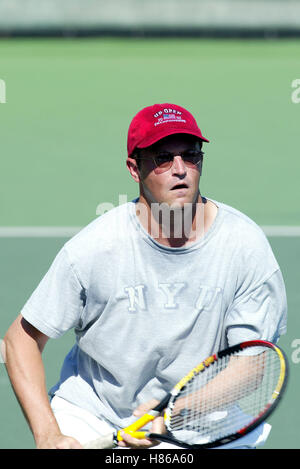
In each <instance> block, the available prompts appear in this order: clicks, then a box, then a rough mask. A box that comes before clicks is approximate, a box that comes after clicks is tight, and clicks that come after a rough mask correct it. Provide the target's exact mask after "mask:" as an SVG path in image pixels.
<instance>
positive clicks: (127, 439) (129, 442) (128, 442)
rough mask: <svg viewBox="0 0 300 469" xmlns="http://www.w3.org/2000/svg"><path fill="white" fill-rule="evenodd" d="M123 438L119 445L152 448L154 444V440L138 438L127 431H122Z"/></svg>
mask: <svg viewBox="0 0 300 469" xmlns="http://www.w3.org/2000/svg"><path fill="white" fill-rule="evenodd" d="M121 436H122V438H123V440H122V441H119V443H118V445H119V446H121V447H130V448H150V447H151V446H153V445H154V444H155V443H154V444H153V442H152V441H151V440H149V439H148V438H143V439H141V440H140V439H137V438H133V437H132V436H131V435H129V434H128V433H125V432H121Z"/></svg>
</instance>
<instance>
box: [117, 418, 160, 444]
mask: <svg viewBox="0 0 300 469" xmlns="http://www.w3.org/2000/svg"><path fill="white" fill-rule="evenodd" d="M154 419H155V416H154V415H151V414H145V415H143V416H142V417H141V418H139V419H138V420H137V421H136V422H134V423H132V424H131V425H129V426H128V427H126V428H124V430H119V431H118V434H117V439H118V441H122V440H123V438H122V436H121V431H123V432H125V433H128V434H129V435H131V436H132V437H133V438H138V439H139V440H141V439H143V438H146V434H147V433H148V432H138V431H137V430H139V429H140V428H143V427H144V426H145V425H146V424H147V423H149V422H151V421H152V420H154Z"/></svg>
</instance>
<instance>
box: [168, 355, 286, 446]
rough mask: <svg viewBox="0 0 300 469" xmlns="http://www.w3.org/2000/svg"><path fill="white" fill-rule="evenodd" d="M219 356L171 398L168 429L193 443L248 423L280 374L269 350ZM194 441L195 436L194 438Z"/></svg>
mask: <svg viewBox="0 0 300 469" xmlns="http://www.w3.org/2000/svg"><path fill="white" fill-rule="evenodd" d="M253 349H256V350H251V356H249V355H248V356H245V355H244V354H243V353H241V354H236V355H235V356H225V357H223V358H221V359H220V358H219V359H218V360H217V361H216V362H215V363H213V364H211V365H210V366H209V367H208V368H205V370H204V371H203V372H200V373H199V374H197V375H196V376H195V377H194V378H193V379H192V380H191V381H189V382H188V383H187V384H186V385H185V386H184V388H183V389H182V390H181V392H180V393H179V395H178V396H177V397H176V398H175V399H174V401H173V402H172V404H171V406H172V414H171V418H170V423H169V428H168V429H169V430H170V431H171V432H172V433H174V434H175V433H176V432H179V433H180V435H179V434H178V435H177V438H178V439H181V440H182V441H187V442H191V443H197V442H199V443H201V442H206V441H210V440H212V441H214V440H217V439H219V438H222V437H224V436H226V435H231V434H233V433H236V432H238V431H240V430H242V429H243V428H244V427H246V426H248V425H249V424H251V422H252V421H253V420H255V419H256V418H258V416H259V415H260V414H261V413H262V412H263V411H264V410H265V409H266V408H267V407H268V406H269V405H270V403H271V402H272V398H273V393H274V390H275V389H276V386H277V383H278V380H279V376H280V361H279V359H278V356H277V354H276V352H274V351H273V350H272V349H267V350H264V351H263V352H262V351H261V347H254V348H253ZM195 440H197V441H195Z"/></svg>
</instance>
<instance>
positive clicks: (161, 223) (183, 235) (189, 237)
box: [136, 194, 207, 247]
mask: <svg viewBox="0 0 300 469" xmlns="http://www.w3.org/2000/svg"><path fill="white" fill-rule="evenodd" d="M205 202H206V200H205V199H202V197H201V195H200V194H199V195H198V197H197V200H196V201H195V202H194V203H191V204H185V205H184V206H183V207H178V208H174V207H170V206H169V205H167V204H159V203H154V204H153V203H152V204H149V203H148V201H147V200H146V199H145V198H144V197H143V196H140V198H139V201H138V203H137V206H136V214H137V216H138V218H139V220H140V222H141V224H142V225H143V227H144V228H145V229H146V231H147V232H148V233H149V234H150V236H151V237H152V238H154V239H155V241H157V242H158V243H160V244H162V245H164V246H169V247H183V246H185V245H187V244H190V243H193V242H195V241H197V240H198V239H199V238H201V237H202V236H203V235H204V234H205V231H206V229H205V228H206V224H205V217H206V214H205V211H206V209H205V206H206V205H207V204H206V203H205Z"/></svg>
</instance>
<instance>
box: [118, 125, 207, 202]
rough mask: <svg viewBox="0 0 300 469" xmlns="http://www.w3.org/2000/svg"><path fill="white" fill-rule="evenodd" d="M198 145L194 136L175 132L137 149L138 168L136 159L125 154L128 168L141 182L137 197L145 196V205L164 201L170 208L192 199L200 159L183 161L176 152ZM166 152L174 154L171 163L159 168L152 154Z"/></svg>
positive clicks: (198, 147) (196, 148)
mask: <svg viewBox="0 0 300 469" xmlns="http://www.w3.org/2000/svg"><path fill="white" fill-rule="evenodd" d="M200 149H201V144H200V143H199V141H198V140H196V139H195V137H193V136H190V135H184V134H177V135H171V136H169V137H166V138H164V139H162V140H160V141H159V142H157V143H156V144H155V145H152V146H151V147H148V148H145V149H142V150H140V160H141V163H140V168H139V169H138V168H137V165H136V161H135V160H134V159H132V158H128V160H127V166H128V169H129V171H130V173H131V175H132V177H133V178H134V180H135V181H136V182H139V184H140V199H141V198H142V199H144V201H146V203H147V204H148V205H150V204H151V203H155V202H156V203H160V204H161V203H167V204H168V205H169V206H170V207H172V208H183V207H184V204H187V203H195V202H196V201H197V200H198V197H199V180H200V176H201V169H202V160H201V162H200V163H199V164H198V165H190V164H187V163H185V161H184V159H183V158H182V157H181V156H180V154H179V153H181V152H185V151H186V150H200ZM165 152H170V153H172V154H173V155H174V158H173V164H172V166H171V167H170V168H169V169H168V170H166V171H164V172H160V171H161V170H160V169H159V168H158V169H157V166H156V165H155V163H154V161H153V159H152V157H154V156H157V155H158V154H160V153H165Z"/></svg>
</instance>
